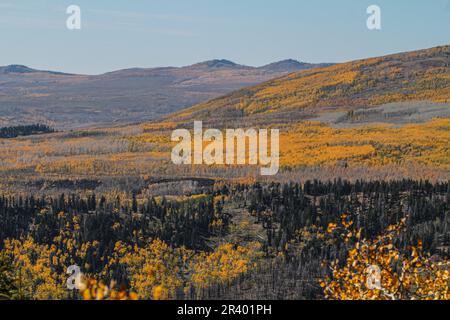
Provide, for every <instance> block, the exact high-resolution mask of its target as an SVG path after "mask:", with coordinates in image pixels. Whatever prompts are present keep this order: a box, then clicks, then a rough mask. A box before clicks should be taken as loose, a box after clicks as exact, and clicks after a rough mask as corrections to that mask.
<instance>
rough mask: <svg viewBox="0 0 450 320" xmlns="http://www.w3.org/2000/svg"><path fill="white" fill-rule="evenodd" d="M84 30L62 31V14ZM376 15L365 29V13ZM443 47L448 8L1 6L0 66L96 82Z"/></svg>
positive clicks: (33, 0)
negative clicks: (72, 9) (152, 72)
mask: <svg viewBox="0 0 450 320" xmlns="http://www.w3.org/2000/svg"><path fill="white" fill-rule="evenodd" d="M71 4H76V5H79V6H80V7H81V10H82V30H80V31H69V30H67V29H66V19H67V17H68V15H67V14H66V12H65V11H66V7H67V6H69V5H71ZM371 4H376V5H379V6H380V7H381V9H382V30H381V31H369V30H368V29H367V27H366V19H367V17H368V15H367V14H366V9H367V7H368V6H369V5H371ZM442 44H450V0H339V1H338V0H70V1H66V0H0V65H7V64H25V65H28V66H31V67H34V68H39V69H49V70H59V71H65V72H74V73H87V74H97V73H102V72H107V71H112V70H117V69H122V68H128V67H157V66H183V65H189V64H192V63H196V62H199V61H204V60H209V59H215V58H225V59H229V60H233V61H235V62H237V63H242V64H247V65H253V66H259V65H263V64H266V63H270V62H274V61H277V60H282V59H287V58H293V59H297V60H301V61H307V62H342V61H348V60H353V59H358V58H366V57H371V56H378V55H383V54H388V53H393V52H400V51H409V50H415V49H421V48H428V47H433V46H437V45H442Z"/></svg>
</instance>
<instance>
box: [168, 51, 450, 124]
mask: <svg viewBox="0 0 450 320" xmlns="http://www.w3.org/2000/svg"><path fill="white" fill-rule="evenodd" d="M404 101H408V102H411V101H432V102H434V103H448V102H450V46H442V47H436V48H432V49H426V50H419V51H414V52H407V53H399V54H394V55H389V56H384V57H378V58H370V59H364V60H358V61H352V62H348V63H342V64H336V65H332V66H328V67H324V68H317V69H312V70H306V71H300V72H297V73H293V74H289V75H287V76H284V77H281V78H278V79H274V80H270V81H268V82H265V83H263V84H260V85H256V86H254V87H250V88H245V89H241V90H238V91H235V92H233V93H230V94H228V95H225V96H223V97H221V98H218V99H214V100H212V101H209V102H206V103H202V104H199V105H197V106H195V107H193V108H190V109H187V110H183V111H181V112H179V113H176V114H175V115H173V116H171V117H170V119H171V120H186V119H197V120H200V119H208V118H211V117H212V118H214V117H216V118H218V117H222V118H242V117H245V116H252V115H261V114H262V115H264V117H273V116H274V114H279V113H284V112H301V113H303V114H304V115H311V114H317V113H320V112H326V111H330V110H351V109H355V108H360V107H370V106H378V105H383V104H386V103H396V102H404Z"/></svg>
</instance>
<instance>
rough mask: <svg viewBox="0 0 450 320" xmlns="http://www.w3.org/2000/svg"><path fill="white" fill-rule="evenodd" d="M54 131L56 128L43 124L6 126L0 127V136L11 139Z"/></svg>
mask: <svg viewBox="0 0 450 320" xmlns="http://www.w3.org/2000/svg"><path fill="white" fill-rule="evenodd" d="M53 132H55V130H54V129H52V128H51V127H49V126H46V125H43V124H31V125H24V126H14V127H4V128H0V138H3V139H10V138H16V137H21V136H31V135H35V134H43V133H53Z"/></svg>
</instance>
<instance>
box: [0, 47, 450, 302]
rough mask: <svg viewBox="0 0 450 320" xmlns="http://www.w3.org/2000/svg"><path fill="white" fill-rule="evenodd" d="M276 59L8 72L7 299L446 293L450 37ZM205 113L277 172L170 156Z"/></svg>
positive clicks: (4, 176)
mask: <svg viewBox="0 0 450 320" xmlns="http://www.w3.org/2000/svg"><path fill="white" fill-rule="evenodd" d="M281 66H282V68H281ZM281 66H280V64H276V65H269V66H264V67H260V68H247V67H245V66H240V65H236V64H233V63H230V62H228V61H224V60H214V61H210V62H208V63H201V64H196V65H193V66H189V67H185V68H167V69H164V68H162V69H155V70H153V69H150V70H147V69H130V70H122V71H120V72H116V73H109V74H106V75H102V76H98V77H97V76H95V77H85V76H78V75H67V74H55V73H50V74H48V73H42V72H38V71H29V72H28V71H27V72H26V73H23V72H22V73H18V72H14V70H12V72H10V71H11V70H10V71H8V72H7V73H6V72H4V73H0V81H4V83H10V84H9V85H10V86H11V87H9V88H10V90H9V91H8V90H7V91H8V94H2V92H3V91H2V90H3V89H1V88H0V104H1V103H6V102H7V103H8V106H10V109H8V110H10V111H9V113H8V114H6V115H5V116H4V117H3V116H2V117H0V124H2V127H1V128H0V178H1V179H0V299H30V300H34V299H37V300H41V299H73V300H78V299H87V300H89V299H145V300H147V299H153V300H162V299H181V300H202V299H218V300H226V299H232V300H240V299H252V300H255V299H256V300H260V299H261V300H267V299H269V300H307V299H333V300H347V299H363V300H366V299H376V300H378V299H380V300H422V299H423V300H428V299H430V300H431V299H435V300H448V299H449V298H450V287H449V281H450V262H449V258H450V185H449V178H450V145H449V141H450V46H441V47H436V48H431V49H425V50H419V51H414V52H407V53H399V54H394V55H389V56H385V57H378V58H371V59H364V60H358V61H352V62H347V63H341V64H318V65H314V64H297V63H293V62H292V61H290V62H289V63H287V62H284V63H283V64H282V65H281ZM8 70H9V69H8ZM41 78H42V79H41ZM124 79H127V80H124ZM163 80H164V81H163ZM21 81H24V82H21ZM122 81H128V82H127V83H128V85H130V86H131V87H132V88H131V87H130V88H129V90H128V89H126V90H125V89H124V88H125V87H124V84H123V82H122ZM152 81H153V82H152ZM24 83H25V84H24ZM27 83H28V84H27ZM119 83H120V84H121V85H118V84H119ZM27 85H29V90H28V91H27V92H28V93H27V94H29V95H30V96H29V99H30V100H29V102H30V105H31V106H33V107H32V108H31V109H28V107H27V104H26V103H24V104H23V105H21V106H13V105H12V103H13V102H14V101H22V100H21V99H22V96H21V94H22V93H21V92H24V91H23V90H22V89H21V88H22V87H26V86H27ZM166 85H167V86H169V87H170V90H172V91H170V90H169V91H165V90H168V89H167V88H166V87H165V86H166ZM16 86H17V87H16ZM114 86H117V87H116V88H115V87H114ZM148 87H151V88H152V90H155V92H154V93H152V94H148V95H147V96H145V95H143V94H142V92H143V90H144V91H145V90H146V88H148ZM55 88H66V89H67V90H66V91H64V90H63V91H61V92H62V93H58V94H56V93H55V92H56V91H57V90H56V89H55ZM114 88H115V89H114ZM93 89H95V90H97V93H96V92H94V91H95V90H94V91H92V90H93ZM78 90H79V91H78ZM114 90H117V91H114ZM122 90H125V91H122ZM111 92H114V93H115V94H116V95H115V96H114V98H111V97H110V96H108V95H107V93H111ZM124 92H126V94H125V93H124ZM170 92H174V94H173V96H171V97H170V98H168V95H169V93H170ZM59 94H61V96H60V95H59ZM96 94H97V95H96ZM64 95H65V96H64ZM127 95H131V96H133V97H132V98H131V97H130V96H127ZM13 96H14V97H13ZM18 97H20V99H19V98H18ZM110 98H111V99H110ZM2 99H4V100H2ZM15 99H19V100H15ZM24 99H25V101H26V99H27V98H26V97H25V98H24ZM39 99H41V100H39ZM146 99H148V100H146ZM31 101H33V103H31ZM36 101H41V103H44V102H45V103H47V105H45V106H43V105H41V106H40V107H39V108H41V109H42V110H45V112H42V113H40V114H39V116H37V113H33V116H30V114H29V112H30V111H29V110H34V111H33V112H35V111H36V110H38V109H39V108H37V107H35V103H36ZM55 101H56V102H55ZM61 101H63V102H64V101H66V102H67V109H64V108H62V109H59V108H57V106H59V104H60V103H61ZM146 101H147V102H146ZM150 102H151V104H152V106H153V107H155V108H156V109H155V110H154V111H152V119H150V118H147V116H148V115H147V114H144V113H143V111H142V110H143V109H142V108H144V107H145V106H146V103H150ZM14 103H15V102H14ZM79 103H81V104H82V105H83V106H84V107H83V108H80V105H79ZM127 103H129V105H127ZM108 105H110V106H111V109H108V108H107V106H108ZM34 108H37V109H34ZM79 108H80V109H79ZM99 108H100V109H99ZM165 108H166V109H165ZM25 109H26V111H23V110H25ZM41 109H39V110H41ZM144 109H145V108H144ZM163 109H164V110H165V111H162V110H163ZM61 110H65V111H64V112H67V114H65V113H64V112H63V111H61ZM74 110H76V116H75V115H74V118H73V119H74V120H73V121H71V120H70V119H71V118H70V113H72V112H75V111H74ZM99 110H100V111H99ZM152 110H153V109H152ZM47 112H48V113H47ZM121 112H125V113H127V117H124V118H123V119H125V118H126V119H128V120H127V121H125V120H124V121H123V122H120V121H118V120H117V119H120V118H121ZM103 114H106V115H107V116H104V115H103ZM18 115H19V117H18ZM22 115H23V117H22ZM49 115H50V116H49ZM153 116H154V118H153ZM80 117H81V118H80ZM83 117H84V118H85V122H86V123H85V126H84V125H83V123H82V122H83V121H84V120H83V119H84V118H83ZM8 119H9V120H8ZM75 119H76V121H75ZM80 119H81V120H80ZM105 119H106V120H105ZM155 119H156V120H155ZM22 120H23V121H22ZM103 121H106V122H103ZM194 121H202V123H203V126H204V129H205V130H207V129H216V132H218V133H219V134H220V133H224V132H226V130H227V129H237V128H243V129H249V128H263V129H268V130H271V129H277V130H279V166H280V168H279V171H278V173H277V174H276V175H274V176H269V177H266V176H261V175H260V171H259V169H260V168H259V166H252V165H247V164H246V165H241V164H235V163H229V164H226V165H217V164H212V165H207V164H195V163H190V164H175V163H173V161H172V160H171V152H172V150H173V147H174V145H175V144H174V142H173V141H172V140H171V134H172V132H173V131H174V130H177V129H187V130H188V133H189V132H191V131H192V129H193V124H194ZM71 122H72V123H71ZM5 123H11V124H8V125H4V124H5ZM92 123H96V124H98V125H92ZM202 143H204V145H202V146H204V147H206V146H208V143H211V141H209V142H208V141H205V142H202ZM224 145H225V144H224ZM70 266H75V267H77V268H78V269H79V270H80V271H81V273H82V276H80V278H79V280H80V281H79V282H77V287H76V288H75V289H73V288H72V289H68V287H67V285H68V281H69V279H68V278H69V276H70V274H68V273H67V270H68V268H69V267H70ZM69 282H70V281H69Z"/></svg>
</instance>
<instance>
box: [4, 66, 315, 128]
mask: <svg viewBox="0 0 450 320" xmlns="http://www.w3.org/2000/svg"><path fill="white" fill-rule="evenodd" d="M322 66H323V64H318V65H315V64H307V63H300V62H297V61H294V60H285V61H280V62H276V63H273V64H270V65H267V66H262V67H258V68H256V67H249V66H243V65H239V64H236V63H234V62H231V61H228V60H211V61H206V62H202V63H198V64H194V65H191V66H187V67H181V68H175V67H167V68H150V69H149V68H132V69H125V70H119V71H114V72H109V73H105V74H101V75H91V76H90V75H76V74H66V73H61V72H52V71H41V70H35V69H32V68H29V67H26V66H22V65H10V66H6V67H0V126H11V125H20V124H30V123H38V122H39V123H44V124H48V125H51V126H54V127H56V128H58V129H63V128H64V129H67V128H77V127H89V126H100V125H101V126H108V125H111V124H115V123H131V122H141V121H146V120H147V121H148V120H152V119H157V118H160V117H161V116H163V115H167V114H169V113H171V112H174V111H177V110H180V109H183V108H185V107H190V106H192V105H195V104H197V103H200V102H203V101H207V100H210V99H212V98H216V97H218V96H221V95H223V94H226V93H228V92H231V91H233V90H236V89H239V88H242V87H246V86H249V85H254V84H257V83H261V82H264V81H266V80H269V79H271V78H275V77H279V76H281V75H285V74H287V73H291V72H295V71H298V70H304V69H310V68H315V67H322Z"/></svg>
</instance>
